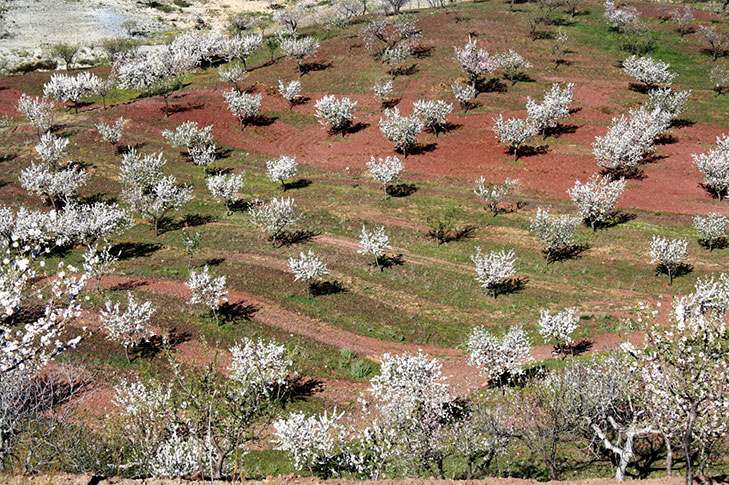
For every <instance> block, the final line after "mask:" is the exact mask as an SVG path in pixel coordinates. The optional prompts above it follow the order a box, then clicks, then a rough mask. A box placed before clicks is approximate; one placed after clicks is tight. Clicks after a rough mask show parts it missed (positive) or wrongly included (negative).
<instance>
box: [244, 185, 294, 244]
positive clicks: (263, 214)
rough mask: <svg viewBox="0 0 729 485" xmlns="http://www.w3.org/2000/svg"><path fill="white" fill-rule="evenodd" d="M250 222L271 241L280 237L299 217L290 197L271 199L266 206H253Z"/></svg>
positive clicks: (274, 241)
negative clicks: (259, 228) (268, 235)
mask: <svg viewBox="0 0 729 485" xmlns="http://www.w3.org/2000/svg"><path fill="white" fill-rule="evenodd" d="M249 213H250V216H251V222H252V223H253V224H255V225H256V226H258V227H261V228H263V229H265V230H266V231H267V232H268V233H269V234H270V235H271V241H272V242H273V243H274V244H276V239H277V238H278V237H279V236H281V235H282V234H283V233H284V232H285V231H286V230H287V229H288V228H289V227H290V226H291V225H293V224H294V223H295V222H296V221H298V220H299V218H300V217H301V216H300V215H299V214H298V213H297V212H296V202H295V201H294V199H292V198H291V197H286V198H283V197H281V198H280V199H279V198H276V197H274V198H272V199H271V201H270V202H269V203H268V204H257V205H254V207H253V208H251V210H250V212H249Z"/></svg>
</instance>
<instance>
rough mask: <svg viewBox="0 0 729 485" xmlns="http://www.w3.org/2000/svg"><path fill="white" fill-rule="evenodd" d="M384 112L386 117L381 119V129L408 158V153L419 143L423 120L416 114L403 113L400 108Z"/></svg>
mask: <svg viewBox="0 0 729 485" xmlns="http://www.w3.org/2000/svg"><path fill="white" fill-rule="evenodd" d="M383 114H384V118H380V121H379V127H380V131H381V132H382V134H383V135H385V137H386V138H387V139H388V140H390V141H391V142H392V144H393V145H395V149H396V150H400V151H402V153H403V154H404V155H405V157H406V158H407V156H408V153H409V152H410V151H412V149H413V147H415V145H417V143H418V135H420V133H421V132H422V131H423V127H424V125H423V122H422V120H421V119H420V118H418V117H417V116H415V115H412V116H404V115H401V114H400V110H399V109H398V108H391V109H386V110H385V111H384V113H383Z"/></svg>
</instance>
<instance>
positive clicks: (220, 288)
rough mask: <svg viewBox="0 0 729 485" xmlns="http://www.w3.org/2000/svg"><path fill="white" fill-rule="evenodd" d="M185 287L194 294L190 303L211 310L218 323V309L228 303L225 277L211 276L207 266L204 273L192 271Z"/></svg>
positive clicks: (203, 270)
mask: <svg viewBox="0 0 729 485" xmlns="http://www.w3.org/2000/svg"><path fill="white" fill-rule="evenodd" d="M185 286H187V287H188V288H189V290H190V291H191V293H192V294H191V295H190V300H189V301H188V303H189V304H190V305H197V304H202V305H205V306H206V307H208V308H210V311H211V312H212V313H213V317H214V318H215V322H216V323H217V322H218V309H219V308H220V305H222V304H223V303H224V302H226V301H228V298H227V297H226V295H227V294H228V290H227V289H226V288H225V276H213V275H211V274H210V272H209V270H208V266H207V265H205V267H204V268H203V269H202V271H190V275H189V276H188V278H187V281H186V282H185Z"/></svg>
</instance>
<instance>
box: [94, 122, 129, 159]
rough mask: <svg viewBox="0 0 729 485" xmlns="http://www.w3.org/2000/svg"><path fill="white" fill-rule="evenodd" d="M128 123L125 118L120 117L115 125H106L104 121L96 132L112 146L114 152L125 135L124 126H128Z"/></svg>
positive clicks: (97, 127)
mask: <svg viewBox="0 0 729 485" xmlns="http://www.w3.org/2000/svg"><path fill="white" fill-rule="evenodd" d="M127 121H128V120H126V119H124V118H123V117H120V118H119V119H117V120H116V122H115V123H114V124H113V125H110V124H107V123H104V122H103V121H102V122H101V123H97V124H96V131H97V132H98V133H99V136H100V137H101V139H102V140H104V141H105V142H106V143H108V144H109V145H111V148H112V151H114V150H115V149H116V146H117V145H118V144H119V142H120V141H121V139H122V136H123V135H124V126H125V125H126V124H127Z"/></svg>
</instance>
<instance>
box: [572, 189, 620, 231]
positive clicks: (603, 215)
mask: <svg viewBox="0 0 729 485" xmlns="http://www.w3.org/2000/svg"><path fill="white" fill-rule="evenodd" d="M624 190H625V179H620V180H613V179H611V178H610V177H605V176H604V177H602V178H600V177H598V176H597V175H593V176H592V177H591V178H590V180H588V181H587V182H585V183H584V184H583V183H582V182H580V181H579V180H576V181H575V185H573V186H572V188H570V189H569V190H567V194H569V196H570V198H571V199H572V202H574V203H575V205H576V206H577V212H578V213H579V214H580V217H582V219H583V220H584V221H585V222H586V223H587V224H589V225H590V227H592V231H593V232H594V231H596V230H597V225H598V224H601V223H604V222H605V221H606V220H607V218H608V217H609V216H610V213H611V212H612V211H613V210H614V209H615V205H616V204H617V202H618V199H619V198H620V196H621V195H622V194H623V191H624Z"/></svg>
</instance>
